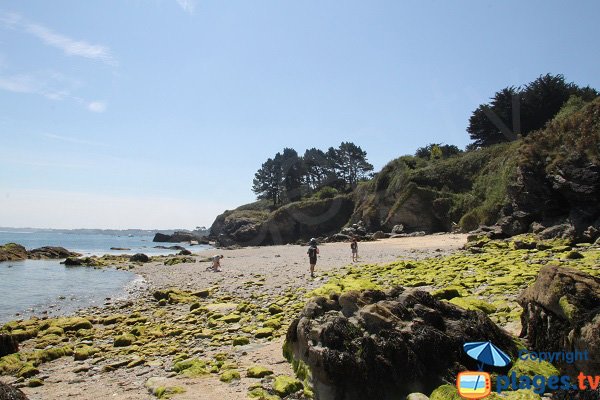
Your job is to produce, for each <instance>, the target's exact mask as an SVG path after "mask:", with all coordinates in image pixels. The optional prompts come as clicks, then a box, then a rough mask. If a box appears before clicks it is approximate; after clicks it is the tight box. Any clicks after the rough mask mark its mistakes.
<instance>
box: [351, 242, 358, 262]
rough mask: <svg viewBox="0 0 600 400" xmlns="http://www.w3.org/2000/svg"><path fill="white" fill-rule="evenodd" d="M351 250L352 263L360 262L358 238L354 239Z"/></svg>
mask: <svg viewBox="0 0 600 400" xmlns="http://www.w3.org/2000/svg"><path fill="white" fill-rule="evenodd" d="M350 249H351V250H352V262H355V261H358V243H357V242H356V238H352V243H350Z"/></svg>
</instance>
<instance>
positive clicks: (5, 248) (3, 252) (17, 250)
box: [0, 243, 27, 261]
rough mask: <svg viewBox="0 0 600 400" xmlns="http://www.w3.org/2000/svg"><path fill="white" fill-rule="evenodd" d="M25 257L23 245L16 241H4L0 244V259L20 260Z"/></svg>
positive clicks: (25, 252)
mask: <svg viewBox="0 0 600 400" xmlns="http://www.w3.org/2000/svg"><path fill="white" fill-rule="evenodd" d="M26 259H27V250H25V247H23V246H21V245H20V244H16V243H6V244H5V245H2V246H0V261H22V260H26Z"/></svg>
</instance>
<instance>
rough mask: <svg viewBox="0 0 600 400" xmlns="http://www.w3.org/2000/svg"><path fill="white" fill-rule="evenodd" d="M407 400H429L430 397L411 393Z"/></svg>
mask: <svg viewBox="0 0 600 400" xmlns="http://www.w3.org/2000/svg"><path fill="white" fill-rule="evenodd" d="M406 400H429V397H427V396H425V395H424V394H423V393H411V394H409V395H408V396H406ZM446 400H448V399H446Z"/></svg>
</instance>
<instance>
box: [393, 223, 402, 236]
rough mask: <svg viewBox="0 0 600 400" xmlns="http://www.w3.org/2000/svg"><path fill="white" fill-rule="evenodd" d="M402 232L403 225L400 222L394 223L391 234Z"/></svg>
mask: <svg viewBox="0 0 600 400" xmlns="http://www.w3.org/2000/svg"><path fill="white" fill-rule="evenodd" d="M403 232H404V225H402V224H398V225H394V227H393V228H392V234H394V235H398V234H399V233H403Z"/></svg>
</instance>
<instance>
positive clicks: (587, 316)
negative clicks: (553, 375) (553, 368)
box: [518, 265, 600, 374]
mask: <svg viewBox="0 0 600 400" xmlns="http://www.w3.org/2000/svg"><path fill="white" fill-rule="evenodd" d="M518 301H519V304H521V306H522V307H523V314H522V315H521V324H522V327H523V331H522V333H521V335H522V336H524V337H526V338H527V340H528V341H529V343H530V347H531V349H532V350H534V351H552V350H555V349H561V350H565V351H575V350H578V351H585V350H587V351H588V354H589V359H588V360H577V361H575V363H574V364H572V365H569V364H566V363H563V364H560V363H559V366H560V367H561V368H562V369H563V371H565V372H567V373H578V372H579V371H582V372H584V373H590V374H597V373H598V371H600V278H597V277H594V276H591V275H589V274H586V273H584V272H580V271H577V270H575V269H572V268H564V267H558V266H554V265H552V266H545V267H543V268H542V269H541V270H540V273H539V275H538V277H537V279H536V281H535V283H534V284H533V285H532V286H530V287H528V288H527V289H526V290H525V291H524V292H523V293H522V294H521V296H520V297H519V300H518Z"/></svg>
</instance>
